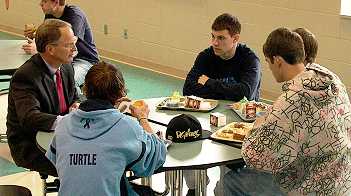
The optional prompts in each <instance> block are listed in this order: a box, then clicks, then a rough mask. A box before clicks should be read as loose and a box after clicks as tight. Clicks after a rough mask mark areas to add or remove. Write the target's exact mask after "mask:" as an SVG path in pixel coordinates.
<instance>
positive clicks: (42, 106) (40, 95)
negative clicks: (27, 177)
mask: <svg viewBox="0 0 351 196" xmlns="http://www.w3.org/2000/svg"><path fill="white" fill-rule="evenodd" d="M60 69H61V76H62V83H63V88H64V95H65V99H66V103H67V105H68V106H70V105H71V104H72V103H74V102H75V101H77V100H78V96H77V92H76V88H75V85H74V83H75V82H74V71H73V68H72V66H71V65H62V66H61V68H60ZM54 76H55V75H54V74H52V73H51V72H50V70H49V69H48V67H47V65H46V64H45V62H44V61H43V59H42V57H41V56H40V54H36V55H33V56H32V57H31V58H30V59H29V60H28V61H27V62H25V63H24V64H23V65H22V66H21V67H20V68H19V69H18V70H17V71H16V73H15V74H14V75H13V76H12V79H11V82H10V92H9V96H8V113H7V122H6V126H7V136H8V144H9V147H10V150H11V154H12V157H13V159H14V161H15V162H16V164H17V165H19V166H22V167H26V168H30V165H32V164H33V163H32V161H33V160H34V159H35V158H36V157H37V156H38V153H43V152H42V151H41V150H40V149H39V148H38V146H37V143H36V134H37V132H38V131H51V130H50V129H51V127H52V125H53V123H54V122H55V120H56V117H57V115H59V101H58V95H57V91H56V84H55V81H54ZM65 113H68V111H66V112H65Z"/></svg>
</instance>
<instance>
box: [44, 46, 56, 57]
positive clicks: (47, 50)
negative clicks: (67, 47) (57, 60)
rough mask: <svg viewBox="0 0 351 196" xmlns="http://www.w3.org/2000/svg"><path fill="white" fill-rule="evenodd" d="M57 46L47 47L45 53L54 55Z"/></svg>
mask: <svg viewBox="0 0 351 196" xmlns="http://www.w3.org/2000/svg"><path fill="white" fill-rule="evenodd" d="M55 49H56V48H55V46H53V45H51V44H48V45H46V46H45V51H46V52H48V53H49V54H50V55H54V54H55V52H54V51H55Z"/></svg>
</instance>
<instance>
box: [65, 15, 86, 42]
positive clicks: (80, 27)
mask: <svg viewBox="0 0 351 196" xmlns="http://www.w3.org/2000/svg"><path fill="white" fill-rule="evenodd" d="M67 22H69V23H70V24H71V25H72V30H73V33H74V35H75V36H77V37H78V38H80V39H81V40H84V33H85V28H84V26H85V21H84V20H83V17H82V16H80V15H76V16H75V17H74V18H71V19H70V20H69V21H67Z"/></svg>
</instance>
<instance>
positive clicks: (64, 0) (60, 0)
mask: <svg viewBox="0 0 351 196" xmlns="http://www.w3.org/2000/svg"><path fill="white" fill-rule="evenodd" d="M51 1H56V0H51ZM58 2H59V5H60V6H64V5H65V4H66V0H58Z"/></svg>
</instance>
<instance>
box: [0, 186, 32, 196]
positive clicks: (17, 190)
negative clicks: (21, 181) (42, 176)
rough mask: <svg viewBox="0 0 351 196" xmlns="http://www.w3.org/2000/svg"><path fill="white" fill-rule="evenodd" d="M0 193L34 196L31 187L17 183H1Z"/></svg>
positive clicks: (15, 195)
mask: <svg viewBox="0 0 351 196" xmlns="http://www.w3.org/2000/svg"><path fill="white" fill-rule="evenodd" d="M0 195H4V196H32V193H31V192H30V190H29V189H27V188H26V187H23V186H17V185H0Z"/></svg>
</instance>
